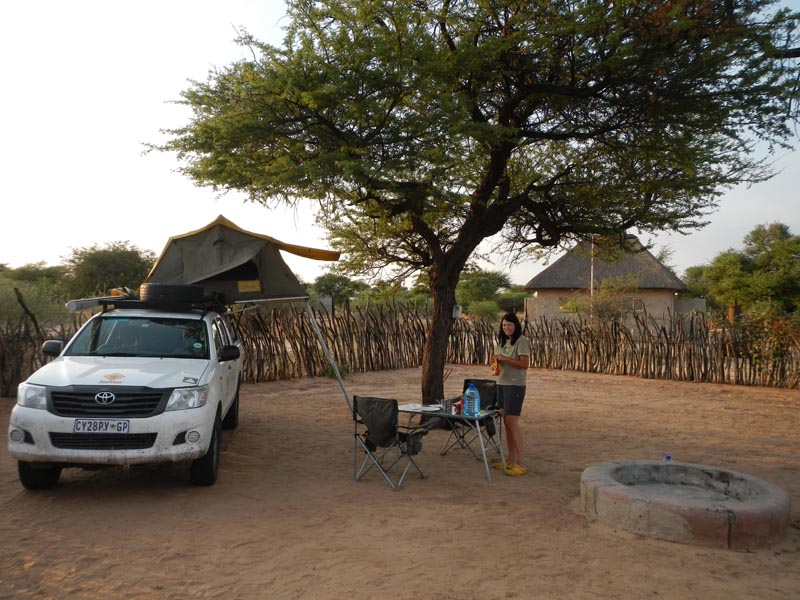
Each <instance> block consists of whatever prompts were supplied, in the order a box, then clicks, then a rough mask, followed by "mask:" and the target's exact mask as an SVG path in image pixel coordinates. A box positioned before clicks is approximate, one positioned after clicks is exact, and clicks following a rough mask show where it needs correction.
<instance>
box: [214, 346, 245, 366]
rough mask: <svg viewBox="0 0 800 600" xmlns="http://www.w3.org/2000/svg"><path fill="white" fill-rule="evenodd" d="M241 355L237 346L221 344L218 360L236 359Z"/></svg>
mask: <svg viewBox="0 0 800 600" xmlns="http://www.w3.org/2000/svg"><path fill="white" fill-rule="evenodd" d="M241 355H242V352H241V350H239V346H223V347H222V352H220V354H219V362H225V361H227V360H236V359H237V358H239V357H240V356H241Z"/></svg>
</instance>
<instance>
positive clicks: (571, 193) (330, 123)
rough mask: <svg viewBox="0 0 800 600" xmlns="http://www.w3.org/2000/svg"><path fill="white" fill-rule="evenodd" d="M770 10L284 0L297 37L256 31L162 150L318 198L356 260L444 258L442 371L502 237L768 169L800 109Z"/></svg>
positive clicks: (643, 212)
mask: <svg viewBox="0 0 800 600" xmlns="http://www.w3.org/2000/svg"><path fill="white" fill-rule="evenodd" d="M774 4H775V2H773V1H772V0H746V1H742V2H736V3H730V2H717V3H703V5H702V9H700V8H698V5H697V4H696V3H692V2H687V3H683V2H678V3H669V4H665V3H663V2H661V1H657V0H645V1H642V2H611V3H609V2H589V1H583V0H581V1H577V2H576V1H572V0H570V1H567V0H553V1H552V2H514V3H509V2H507V0H486V1H480V2H478V1H477V0H464V1H463V2H449V1H445V0H429V1H427V2H419V1H417V0H398V1H392V2H389V1H387V0H383V1H380V0H321V1H318V2H308V1H307V0H288V1H287V8H288V11H287V12H288V21H287V27H286V37H285V40H284V44H283V46H282V47H280V48H277V47H273V46H270V45H267V44H263V43H260V42H258V41H257V40H255V39H253V38H252V36H249V35H244V36H242V38H241V39H240V42H241V43H242V44H243V45H245V46H247V47H248V49H249V50H250V54H251V55H252V58H250V59H247V60H241V61H239V62H236V63H234V64H232V65H230V66H228V67H225V68H220V69H215V70H214V71H213V72H212V73H211V74H210V75H209V77H208V79H207V81H205V82H195V83H193V84H192V85H191V87H190V88H189V89H188V90H186V91H185V92H183V94H182V96H183V103H184V104H186V105H187V106H188V107H189V108H190V109H191V111H192V113H193V115H192V117H191V119H190V120H189V122H188V124H186V125H185V126H183V127H180V128H178V129H173V130H170V131H168V132H167V133H168V135H169V140H168V141H167V142H166V143H165V144H163V145H161V146H159V147H158V149H160V150H164V151H170V152H175V153H177V155H178V157H179V158H180V159H181V160H182V161H183V167H182V170H183V172H184V173H185V174H186V175H188V176H189V177H191V178H192V179H193V180H194V181H195V182H196V183H198V184H200V185H206V186H210V187H212V188H214V189H217V190H221V191H233V190H236V191H241V192H244V193H246V194H248V195H249V197H250V199H251V200H253V201H255V202H260V203H263V204H265V205H267V206H269V205H271V204H274V203H276V202H289V203H290V202H299V201H306V200H308V199H310V200H313V201H316V202H317V204H318V211H317V215H318V220H319V222H320V224H321V225H322V226H324V227H325V228H326V229H327V231H328V232H329V240H330V241H331V243H332V244H333V245H334V246H335V247H337V248H338V249H340V250H342V251H344V252H345V255H344V257H343V259H342V261H341V264H342V265H343V267H344V268H345V269H347V271H348V272H349V273H352V274H365V275H373V276H374V275H386V274H388V275H389V276H394V277H396V278H397V279H398V280H402V279H404V278H405V277H407V276H408V275H409V274H412V273H415V272H421V271H426V272H428V275H429V281H430V291H431V294H432V298H433V303H434V321H435V324H434V325H433V326H432V327H431V331H430V336H431V337H430V338H429V340H430V339H433V338H435V339H436V343H432V342H431V343H430V344H429V346H427V347H426V352H427V351H428V350H430V351H431V352H433V354H432V355H431V356H427V357H426V360H428V361H430V364H429V365H428V366H429V367H430V368H426V369H425V370H426V372H428V373H430V374H432V375H437V374H438V375H441V372H442V371H443V369H444V356H443V350H444V348H445V347H446V345H445V344H443V343H442V341H443V339H444V338H445V336H446V335H447V333H448V327H449V325H448V323H449V319H450V313H451V311H452V306H453V304H454V303H455V288H456V285H457V283H458V281H459V277H460V275H461V272H462V270H463V269H464V267H465V265H467V264H468V262H469V261H470V259H471V258H474V253H475V252H476V250H477V249H478V247H479V245H480V244H481V242H482V241H483V240H485V239H486V238H490V237H493V236H495V235H497V234H501V236H500V239H501V240H502V245H504V246H505V249H506V250H508V251H509V252H520V251H523V250H524V249H526V248H528V247H530V246H533V245H539V246H554V245H557V244H559V243H562V242H563V241H566V240H571V239H583V238H587V237H590V236H596V235H616V234H620V233H622V232H624V231H626V230H629V229H631V228H634V227H635V228H638V229H639V230H641V231H645V232H647V231H656V230H674V231H686V230H690V229H692V228H696V227H700V226H702V224H703V217H704V215H705V214H706V213H707V212H708V211H709V210H710V209H712V208H713V207H714V206H715V201H716V198H717V197H718V196H719V195H720V194H721V192H722V190H724V188H726V187H727V186H731V185H734V184H736V183H739V182H745V181H746V182H752V181H759V180H762V179H764V178H766V177H767V176H768V175H769V174H770V173H769V171H768V169H767V167H766V165H765V163H762V162H761V161H760V160H758V159H755V158H753V157H752V156H751V150H752V143H751V141H750V140H752V139H759V140H764V141H766V142H767V143H768V144H771V145H773V146H777V147H780V146H786V145H787V140H790V139H792V136H793V130H792V129H791V127H790V125H791V124H792V123H795V122H797V120H798V106H800V102H798V100H800V92H799V91H798V85H797V78H798V68H797V65H796V64H795V63H794V62H792V61H791V60H790V59H789V58H787V57H788V56H789V55H788V54H786V53H783V54H782V53H781V51H782V50H784V49H785V48H787V47H789V48H791V46H792V45H794V44H795V43H796V42H797V32H796V30H795V26H796V24H797V21H798V20H799V19H800V14H798V13H792V12H790V11H789V10H788V9H783V10H781V11H774V10H773V6H774ZM770 13H772V14H770ZM778 45H779V46H780V47H778V48H776V46H778ZM496 239H497V238H496ZM434 363H435V364H434ZM439 379H441V378H440V377H439ZM425 385H426V384H425V383H423V387H425ZM439 387H440V388H441V381H440V382H439ZM424 393H439V394H441V393H443V392H442V389H436V390H431V389H430V388H428V389H427V390H426V391H425V392H424ZM433 397H436V396H433Z"/></svg>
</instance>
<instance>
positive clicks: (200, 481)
mask: <svg viewBox="0 0 800 600" xmlns="http://www.w3.org/2000/svg"><path fill="white" fill-rule="evenodd" d="M221 437H222V421H221V420H220V418H219V413H218V414H217V418H216V419H214V429H213V430H212V432H211V443H210V444H209V445H208V452H206V453H205V454H204V455H203V456H201V457H200V458H198V459H195V460H194V461H192V466H191V469H190V470H189V479H190V480H191V482H192V483H193V484H194V485H214V484H215V483H216V482H217V475H218V474H219V452H220V446H221V443H220V442H221Z"/></svg>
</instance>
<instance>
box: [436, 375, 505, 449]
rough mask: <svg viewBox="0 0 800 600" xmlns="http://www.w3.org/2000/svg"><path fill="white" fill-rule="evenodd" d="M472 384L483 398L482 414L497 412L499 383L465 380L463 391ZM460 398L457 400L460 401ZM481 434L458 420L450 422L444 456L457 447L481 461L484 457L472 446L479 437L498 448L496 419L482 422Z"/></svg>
mask: <svg viewBox="0 0 800 600" xmlns="http://www.w3.org/2000/svg"><path fill="white" fill-rule="evenodd" d="M470 383H474V384H475V387H476V388H477V389H478V393H479V394H480V396H481V412H483V411H484V410H496V409H498V408H500V406H499V404H498V399H497V381H495V380H494V379H465V380H464V388H463V391H464V392H466V391H467V388H468V387H469V384H470ZM459 399H460V398H456V399H455V401H458V400H459ZM482 425H483V426H482V428H481V432H480V434H479V433H475V432H474V430H472V429H471V428H470V427H468V426H467V425H465V424H464V423H461V422H459V421H456V420H452V421H450V425H449V426H450V435H449V436H448V438H447V440H446V441H445V443H444V446H442V454H444V453H446V452H447V450H449V449H450V448H452V447H453V446H455V445H458V446H460V447H462V448H468V449H469V450H470V451H471V452H472V453H473V455H474V456H475V458H477V459H478V460H481V459H482V457H481V456H480V455H479V454H476V451H475V450H474V448H473V446H472V444H473V442H475V441H476V440H477V439H478V435H482V436H483V438H484V441H483V443H484V444H485V445H487V446H490V447H496V446H497V445H498V444H499V443H500V440H499V438H497V433H498V432H497V427H496V426H495V421H494V419H489V418H487V419H486V420H484V421H483V422H482Z"/></svg>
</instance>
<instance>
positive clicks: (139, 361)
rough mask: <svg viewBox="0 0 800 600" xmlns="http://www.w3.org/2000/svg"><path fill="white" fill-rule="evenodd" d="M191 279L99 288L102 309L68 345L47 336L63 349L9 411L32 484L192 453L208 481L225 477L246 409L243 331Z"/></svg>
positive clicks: (194, 476) (16, 453)
mask: <svg viewBox="0 0 800 600" xmlns="http://www.w3.org/2000/svg"><path fill="white" fill-rule="evenodd" d="M191 287H192V286H171V285H157V284H151V285H150V289H149V295H148V296H145V294H144V293H143V295H142V299H131V298H117V299H113V298H110V297H108V298H102V299H97V301H98V304H102V306H103V310H102V312H100V313H98V314H96V315H94V316H93V317H92V318H91V319H89V320H88V321H87V322H86V324H85V325H84V326H83V327H81V329H80V330H79V331H78V332H77V333H76V334H75V336H74V337H73V338H72V339H71V340H70V341H69V342H68V343H67V344H66V346H64V344H63V343H62V342H61V341H57V340H49V341H47V342H45V343H44V346H43V348H42V350H43V352H44V353H45V354H46V355H50V356H56V357H57V358H55V360H53V361H51V362H50V363H48V364H46V365H45V366H43V367H42V368H41V369H39V370H38V371H36V372H35V373H33V374H32V375H31V376H30V377H29V378H28V379H27V380H26V381H24V382H23V383H21V384H20V385H19V389H18V392H17V404H16V406H15V407H14V408H13V410H12V411H11V418H10V421H9V431H8V440H9V442H8V448H9V451H10V453H11V456H13V457H14V458H16V459H17V460H18V466H19V469H18V470H19V479H20V481H21V482H22V485H23V486H25V487H26V488H28V489H42V488H49V487H52V486H54V485H56V483H57V482H58V479H59V477H60V475H61V471H62V469H63V468H65V467H84V468H97V467H98V466H102V465H135V464H143V463H157V462H167V461H173V462H180V461H187V462H188V463H189V464H190V468H189V476H190V480H191V482H192V483H194V484H196V485H213V484H214V483H215V482H216V480H217V474H218V471H219V459H220V437H221V433H222V432H221V430H222V428H223V427H224V428H230V429H232V428H235V427H236V426H237V424H238V419H239V385H240V382H241V373H242V356H241V342H240V340H239V338H238V336H237V334H236V331H235V329H234V328H233V327H231V325H230V323H229V321H228V320H227V318H226V316H225V314H224V310H223V309H222V307H221V306H219V305H217V304H216V303H214V302H211V301H205V300H203V299H202V290H201V289H200V290H199V291H197V290H187V289H183V288H191ZM143 291H144V290H143ZM173 296H174V297H173ZM88 300H91V299H88ZM80 302H81V301H79V304H77V305H75V304H73V307H75V306H82V305H81V304H80ZM69 306H70V304H68V307H69Z"/></svg>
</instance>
